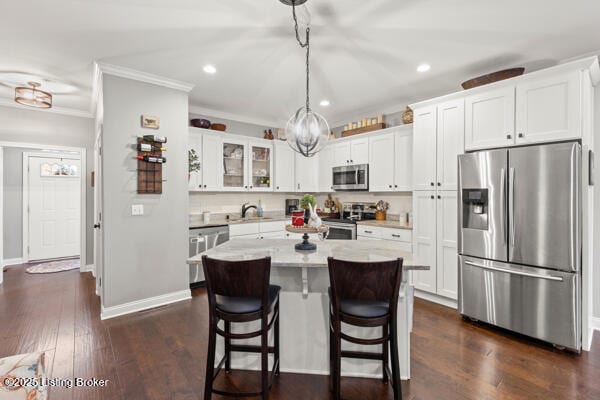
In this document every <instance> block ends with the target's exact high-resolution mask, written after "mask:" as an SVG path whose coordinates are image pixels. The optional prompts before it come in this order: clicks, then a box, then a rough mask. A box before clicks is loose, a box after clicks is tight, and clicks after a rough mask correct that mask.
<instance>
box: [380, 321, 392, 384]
mask: <svg viewBox="0 0 600 400" xmlns="http://www.w3.org/2000/svg"><path fill="white" fill-rule="evenodd" d="M381 333H382V335H381V337H385V336H386V335H388V334H389V327H388V325H387V324H385V325H383V326H382V327H381ZM389 345H390V341H389V340H386V341H385V342H384V343H383V344H382V345H381V346H382V347H381V350H382V353H383V361H382V362H381V367H382V369H383V383H388V382H389V376H388V373H387V371H388V366H389V364H390V352H389V347H388V346H389Z"/></svg>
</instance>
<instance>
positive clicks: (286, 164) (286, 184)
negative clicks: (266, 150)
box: [274, 141, 296, 192]
mask: <svg viewBox="0 0 600 400" xmlns="http://www.w3.org/2000/svg"><path fill="white" fill-rule="evenodd" d="M294 154H295V152H294V150H292V148H291V147H290V146H289V145H288V144H287V142H282V141H277V142H275V170H274V173H275V185H274V189H275V191H276V192H294V191H295V188H294V183H295V176H296V175H295V169H294V159H295V155H294Z"/></svg>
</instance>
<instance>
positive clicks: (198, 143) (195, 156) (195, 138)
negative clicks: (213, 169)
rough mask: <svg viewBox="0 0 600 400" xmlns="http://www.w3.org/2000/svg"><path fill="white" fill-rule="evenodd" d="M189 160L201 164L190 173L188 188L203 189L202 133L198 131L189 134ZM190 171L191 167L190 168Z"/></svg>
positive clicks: (197, 164)
mask: <svg viewBox="0 0 600 400" xmlns="http://www.w3.org/2000/svg"><path fill="white" fill-rule="evenodd" d="M188 161H189V162H192V163H194V164H195V165H196V166H199V169H198V170H196V171H193V172H189V173H188V190H190V191H194V190H200V189H202V171H203V169H204V168H203V167H204V165H203V163H202V135H201V134H198V133H192V134H190V135H189V140H188ZM188 171H189V169H188Z"/></svg>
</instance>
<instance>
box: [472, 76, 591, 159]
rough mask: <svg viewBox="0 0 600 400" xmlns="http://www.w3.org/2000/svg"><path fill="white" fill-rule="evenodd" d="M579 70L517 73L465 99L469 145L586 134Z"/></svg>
mask: <svg viewBox="0 0 600 400" xmlns="http://www.w3.org/2000/svg"><path fill="white" fill-rule="evenodd" d="M581 74H582V73H581V71H580V70H576V71H568V72H562V73H556V74H551V73H543V74H542V75H534V76H533V77H529V76H527V75H524V76H523V77H521V78H519V80H518V81H517V83H516V85H514V86H513V85H510V86H506V87H501V88H497V89H493V90H489V91H481V92H479V93H477V94H474V95H471V96H468V97H467V98H466V100H465V117H466V121H465V148H466V150H478V149H487V148H494V147H504V146H512V145H516V144H528V143H542V142H552V141H558V140H569V139H579V138H581V137H582V119H583V112H582V100H581V99H582V76H581Z"/></svg>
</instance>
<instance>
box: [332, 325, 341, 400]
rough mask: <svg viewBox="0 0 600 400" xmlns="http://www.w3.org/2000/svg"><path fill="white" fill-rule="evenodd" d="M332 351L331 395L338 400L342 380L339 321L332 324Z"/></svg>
mask: <svg viewBox="0 0 600 400" xmlns="http://www.w3.org/2000/svg"><path fill="white" fill-rule="evenodd" d="M333 329H334V332H333V336H334V339H333V340H334V345H333V347H334V351H333V357H334V358H333V370H334V377H333V395H334V399H335V400H340V396H341V379H342V376H341V375H342V333H341V324H340V321H338V320H336V321H335V322H334V324H333Z"/></svg>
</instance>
